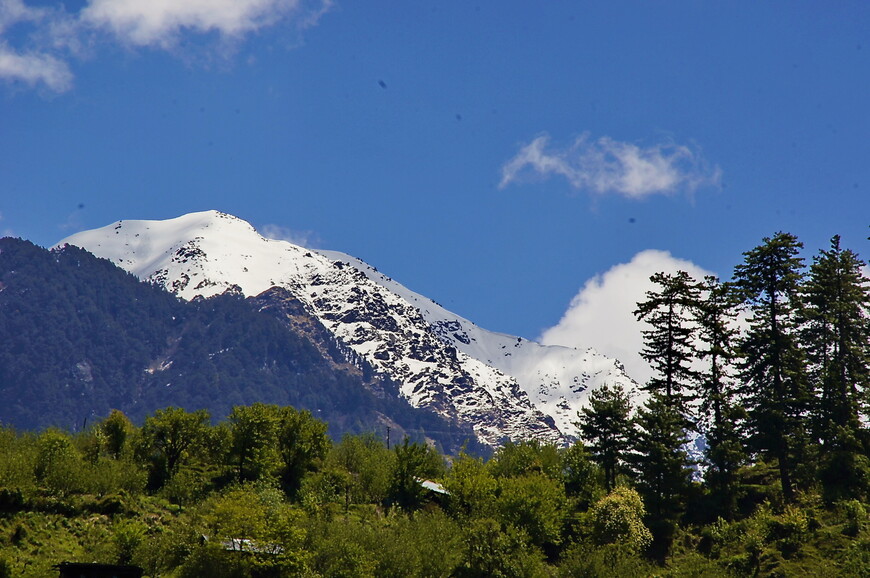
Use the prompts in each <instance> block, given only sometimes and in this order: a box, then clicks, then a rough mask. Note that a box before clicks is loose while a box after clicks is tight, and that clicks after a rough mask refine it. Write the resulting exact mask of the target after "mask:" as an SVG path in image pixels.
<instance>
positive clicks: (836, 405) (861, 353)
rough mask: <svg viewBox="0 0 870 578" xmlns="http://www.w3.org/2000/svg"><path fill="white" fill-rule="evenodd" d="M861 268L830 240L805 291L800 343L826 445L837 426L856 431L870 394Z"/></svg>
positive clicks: (869, 304)
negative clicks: (817, 398)
mask: <svg viewBox="0 0 870 578" xmlns="http://www.w3.org/2000/svg"><path fill="white" fill-rule="evenodd" d="M863 265H864V263H863V262H862V261H861V260H860V259H859V258H858V255H856V254H855V253H854V252H852V251H850V250H848V249H845V250H844V249H841V248H840V237H839V236H834V238H833V239H831V248H830V249H829V250H827V251H821V252H820V254H819V255H818V256H817V257H815V258H814V260H813V264H812V266H811V267H810V275H809V279H808V281H807V282H806V284H805V285H804V291H803V293H804V301H805V303H806V308H805V309H804V319H805V320H806V322H805V326H804V328H803V332H802V335H801V337H802V339H803V341H804V344H805V345H806V351H807V361H808V362H809V363H808V368H809V377H810V379H811V383H812V385H813V386H814V389H815V393H816V394H817V395H818V396H819V403H818V405H817V408H818V411H817V412H815V413H816V416H815V417H816V420H817V422H818V423H817V427H816V431H817V432H818V434H819V437H820V438H821V440H822V442H823V443H825V444H827V443H830V442H831V441H832V436H833V435H834V434H833V432H834V431H835V430H836V426H837V425H845V426H848V427H849V428H850V429H853V430H858V429H859V428H860V421H859V415H860V411H861V409H863V406H864V405H865V403H866V395H867V392H868V391H870V388H868V385H870V349H868V344H870V318H868V315H867V311H868V308H870V288H868V286H867V283H868V280H867V278H866V277H864V275H863V273H862V271H861V268H862V267H863Z"/></svg>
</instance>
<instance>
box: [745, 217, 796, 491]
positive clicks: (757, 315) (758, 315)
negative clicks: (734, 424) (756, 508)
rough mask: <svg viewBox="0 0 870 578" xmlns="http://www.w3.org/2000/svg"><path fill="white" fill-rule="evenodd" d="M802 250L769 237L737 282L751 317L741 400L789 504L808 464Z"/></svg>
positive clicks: (782, 236)
mask: <svg viewBox="0 0 870 578" xmlns="http://www.w3.org/2000/svg"><path fill="white" fill-rule="evenodd" d="M802 247H803V244H802V243H800V242H799V241H798V240H797V237H795V236H794V235H791V234H789V233H782V232H779V233H776V234H775V235H774V236H773V237H771V238H768V237H765V238H764V239H763V243H762V244H761V245H759V246H758V247H756V248H754V249H752V250H750V251H747V252H745V253H744V262H743V263H742V264H740V265H738V266H737V267H735V268H734V282H735V285H736V287H737V288H738V289H739V290H740V292H741V296H742V298H743V300H744V303H745V304H746V305H747V306H748V308H749V310H750V312H751V313H752V317H751V319H750V321H749V324H750V326H749V330H748V331H747V333H746V335H745V337H744V339H743V340H742V341H741V343H740V351H741V354H742V357H743V360H742V363H741V373H742V378H743V382H744V383H743V394H744V395H743V400H744V405H745V407H746V409H747V411H748V421H749V426H750V429H751V432H752V437H751V442H752V445H753V449H755V450H758V451H762V452H764V453H766V454H768V455H770V456H772V457H774V458H776V460H777V462H778V467H779V474H780V482H781V484H782V491H783V495H784V497H785V499H786V500H788V501H792V500H793V499H794V489H795V488H794V473H795V468H796V466H797V464H799V463H801V462H802V461H804V460H806V457H807V456H806V446H807V440H806V412H807V405H808V404H807V402H808V395H807V386H806V378H805V375H804V360H803V354H802V351H801V348H800V346H799V340H798V327H797V325H798V315H799V312H800V308H801V302H800V292H799V289H800V284H801V280H802V269H803V259H801V258H800V257H799V256H798V252H799V250H800V249H801V248H802Z"/></svg>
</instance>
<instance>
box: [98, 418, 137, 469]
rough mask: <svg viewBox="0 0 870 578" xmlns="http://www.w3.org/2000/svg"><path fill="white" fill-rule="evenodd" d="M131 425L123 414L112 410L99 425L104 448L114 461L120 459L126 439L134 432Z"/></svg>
mask: <svg viewBox="0 0 870 578" xmlns="http://www.w3.org/2000/svg"><path fill="white" fill-rule="evenodd" d="M135 429H136V428H135V427H134V426H133V423H132V422H131V421H130V420H129V419H128V418H127V416H126V415H124V413H123V412H121V411H118V410H117V409H113V410H112V412H111V413H110V414H109V417H107V418H106V419H104V420H103V422H102V423H101V424H100V425H99V431H100V432H101V433H102V434H103V437H104V439H105V448H106V451H107V452H108V453H109V455H110V456H111V457H113V458H115V459H117V458H119V457H121V454H122V452H123V451H124V449H125V447H126V444H127V439H128V438H129V437H131V435H132V434H133V433H134V431H135Z"/></svg>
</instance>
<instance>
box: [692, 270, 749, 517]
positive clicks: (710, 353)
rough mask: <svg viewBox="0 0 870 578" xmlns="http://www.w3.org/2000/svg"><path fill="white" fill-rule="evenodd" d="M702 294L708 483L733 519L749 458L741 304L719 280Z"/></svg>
mask: <svg viewBox="0 0 870 578" xmlns="http://www.w3.org/2000/svg"><path fill="white" fill-rule="evenodd" d="M702 294H703V295H702V298H701V299H700V300H699V301H698V304H697V307H696V313H695V321H696V323H697V324H698V342H699V348H698V357H699V358H700V359H701V360H703V361H704V362H705V363H706V367H705V368H704V369H703V370H701V371H699V373H698V393H699V396H700V400H701V404H700V410H701V414H702V420H703V422H704V427H703V428H702V429H703V431H704V432H705V434H706V437H707V450H706V456H705V457H706V460H707V463H708V465H709V468H708V469H707V473H706V479H707V482H708V484H709V486H710V489H711V490H712V492H713V495H714V497H715V498H716V499H717V500H718V501H719V502H720V504H721V510H722V512H721V513H722V514H724V515H725V517H726V518H730V516H731V515H732V514H733V512H734V507H735V499H736V488H735V472H736V470H737V468H738V467H739V466H740V464H741V463H742V461H743V460H744V457H745V455H744V454H745V453H744V451H743V444H742V441H741V439H740V437H739V432H738V427H737V426H738V422H739V421H740V419H739V417H740V416H739V414H740V413H742V412H741V411H740V410H739V409H738V408H737V407H735V405H734V395H735V384H734V379H733V371H734V361H735V358H736V355H737V353H736V351H735V347H736V342H737V333H738V331H737V329H736V327H735V319H736V317H737V305H738V299H737V297H736V296H735V294H734V291H733V290H732V289H731V287H730V286H729V285H726V284H723V283H720V281H719V279H718V278H716V277H713V276H707V277H705V278H704V281H703V291H702Z"/></svg>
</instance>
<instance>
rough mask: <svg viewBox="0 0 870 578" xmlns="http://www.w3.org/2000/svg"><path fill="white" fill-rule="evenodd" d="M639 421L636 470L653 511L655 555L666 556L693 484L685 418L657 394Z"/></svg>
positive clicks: (651, 522)
mask: <svg viewBox="0 0 870 578" xmlns="http://www.w3.org/2000/svg"><path fill="white" fill-rule="evenodd" d="M635 423H636V424H637V429H636V430H635V432H634V443H633V447H632V449H633V453H632V460H631V461H632V469H633V470H634V473H635V476H636V478H637V488H638V491H639V492H640V494H641V496H643V498H644V503H645V504H646V506H647V512H648V514H649V521H650V529H651V530H652V532H653V537H654V541H653V554H654V555H656V556H657V557H659V558H661V559H663V557H664V555H665V553H666V552H667V550H668V547H669V544H670V541H671V539H672V536H673V532H674V530H675V528H676V524H677V522H678V520H679V517H680V515H681V514H682V513H683V511H684V509H685V505H686V501H687V499H688V493H689V488H690V486H691V476H692V470H691V465H692V464H691V462H690V460H689V456H688V454H687V452H686V450H685V446H686V442H687V438H686V429H685V418H684V417H683V415H682V414H681V413H680V412H679V411H678V410H677V408H676V407H674V406H673V404H671V403H670V402H668V400H667V399H666V398H665V397H664V396H663V395H661V394H658V393H654V394H653V395H652V396H651V397H650V398H649V400H647V403H646V404H645V406H644V407H642V408H641V409H640V410H638V412H637V417H636V419H635Z"/></svg>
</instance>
